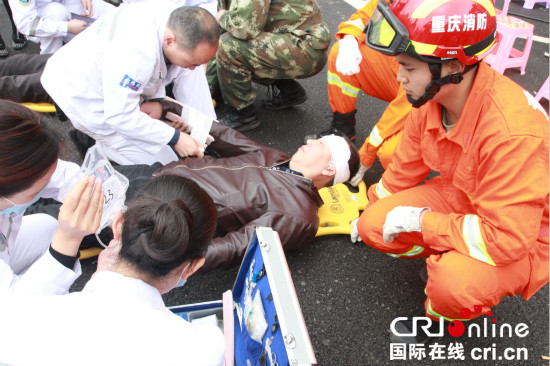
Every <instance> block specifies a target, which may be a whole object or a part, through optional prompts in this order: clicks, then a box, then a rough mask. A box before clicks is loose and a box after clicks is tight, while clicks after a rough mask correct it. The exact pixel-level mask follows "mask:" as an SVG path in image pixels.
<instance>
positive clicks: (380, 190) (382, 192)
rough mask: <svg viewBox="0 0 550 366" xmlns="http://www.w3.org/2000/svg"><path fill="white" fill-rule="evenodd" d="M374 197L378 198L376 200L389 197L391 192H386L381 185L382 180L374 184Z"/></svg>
mask: <svg viewBox="0 0 550 366" xmlns="http://www.w3.org/2000/svg"><path fill="white" fill-rule="evenodd" d="M376 195H377V196H378V198H384V197H388V196H391V192H390V191H388V190H387V189H386V188H385V187H384V185H383V184H382V179H380V180H379V181H378V183H377V184H376Z"/></svg>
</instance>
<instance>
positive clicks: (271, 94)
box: [263, 79, 307, 110]
mask: <svg viewBox="0 0 550 366" xmlns="http://www.w3.org/2000/svg"><path fill="white" fill-rule="evenodd" d="M306 100H307V94H306V91H305V89H304V88H303V87H302V86H301V85H300V84H298V82H296V81H295V80H292V79H281V80H277V81H275V82H274V83H273V85H269V86H268V87H267V98H266V99H264V100H263V106H264V107H265V108H267V109H271V110H280V109H285V108H289V107H292V106H295V105H298V104H302V103H304V102H305V101H306Z"/></svg>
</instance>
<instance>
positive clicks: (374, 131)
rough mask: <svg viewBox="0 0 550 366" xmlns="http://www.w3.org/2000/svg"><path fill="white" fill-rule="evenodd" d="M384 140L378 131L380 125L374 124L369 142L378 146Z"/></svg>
mask: <svg viewBox="0 0 550 366" xmlns="http://www.w3.org/2000/svg"><path fill="white" fill-rule="evenodd" d="M383 141H384V140H383V139H382V137H380V133H379V132H378V127H376V126H374V128H373V129H372V131H371V133H370V135H369V144H371V145H372V146H374V147H378V146H380V144H381V143H382V142H383Z"/></svg>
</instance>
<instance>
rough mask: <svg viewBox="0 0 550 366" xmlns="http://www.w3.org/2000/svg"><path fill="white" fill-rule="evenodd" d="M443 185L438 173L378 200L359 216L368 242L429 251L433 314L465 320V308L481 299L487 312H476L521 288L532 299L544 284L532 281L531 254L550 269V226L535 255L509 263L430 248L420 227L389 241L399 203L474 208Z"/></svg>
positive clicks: (403, 252) (399, 250)
mask: <svg viewBox="0 0 550 366" xmlns="http://www.w3.org/2000/svg"><path fill="white" fill-rule="evenodd" d="M373 187H374V186H373ZM373 187H371V189H372V188H373ZM442 190H443V185H442V184H441V179H438V178H435V179H432V180H430V181H429V182H427V184H424V185H420V186H417V187H414V188H410V189H407V190H404V191H401V192H398V193H395V194H392V195H390V196H388V197H386V198H382V199H380V200H378V201H376V202H374V203H373V204H371V205H370V206H368V207H367V209H366V210H365V211H364V212H363V214H362V215H361V217H360V219H359V222H358V224H357V228H358V230H359V235H360V236H361V238H362V239H363V241H364V242H365V243H366V244H367V245H369V246H371V247H373V248H374V249H377V250H379V251H381V252H384V253H387V254H389V255H392V256H394V257H399V258H421V257H427V259H426V263H427V265H428V283H427V285H426V295H427V299H426V303H425V308H426V313H427V315H428V316H429V317H431V318H433V319H438V318H439V317H444V318H445V319H447V320H454V319H461V320H462V319H463V318H462V317H461V310H462V309H463V308H468V309H474V306H475V305H482V306H483V308H482V311H481V313H478V314H475V313H474V312H472V317H475V316H477V315H481V314H485V313H486V312H487V311H488V310H490V307H492V306H496V305H497V304H498V303H499V302H500V300H501V299H502V298H503V297H504V296H506V295H509V296H514V295H516V294H521V295H523V297H524V298H525V299H526V300H527V299H528V298H529V297H531V296H532V295H533V294H534V293H535V292H536V291H537V290H538V288H532V287H530V286H529V284H530V283H529V281H530V276H531V272H532V265H531V261H530V257H531V255H532V254H534V253H535V252H536V253H537V256H539V258H540V256H542V257H544V256H545V259H546V268H545V270H546V271H547V270H548V232H547V231H546V232H545V233H543V234H541V235H539V239H538V244H539V245H537V246H536V247H535V248H533V250H532V252H531V253H530V255H529V256H526V257H524V258H523V259H521V260H519V261H517V262H514V263H511V264H507V265H503V266H491V265H489V264H486V263H483V262H481V261H479V260H477V259H474V258H471V257H469V256H467V255H464V254H462V253H459V252H458V251H455V250H450V251H445V252H438V251H435V250H433V249H430V248H429V246H428V245H427V244H426V243H425V242H424V241H423V239H422V233H419V232H412V233H401V234H399V236H398V237H397V238H395V239H394V241H393V242H392V243H385V242H384V240H383V239H382V227H383V226H384V222H385V219H386V215H387V213H388V212H389V211H391V210H392V209H393V208H394V207H396V206H413V207H430V208H431V210H432V211H435V212H441V213H446V214H449V213H452V212H455V213H459V214H460V213H464V214H466V213H472V212H473V209H472V211H470V210H469V208H468V207H467V205H464V204H458V203H457V202H449V201H448V200H445V199H444V196H443V193H442ZM541 232H543V230H541ZM543 236H546V237H543ZM541 253H545V254H541ZM539 265H540V264H539ZM542 267H544V266H542Z"/></svg>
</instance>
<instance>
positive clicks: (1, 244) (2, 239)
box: [0, 216, 13, 252]
mask: <svg viewBox="0 0 550 366" xmlns="http://www.w3.org/2000/svg"><path fill="white" fill-rule="evenodd" d="M9 220H10V223H9V225H8V232H7V234H6V235H4V233H2V232H0V252H3V251H4V249H6V246H7V245H8V240H9V238H10V235H11V225H12V224H13V219H12V218H11V216H10V217H9Z"/></svg>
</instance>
